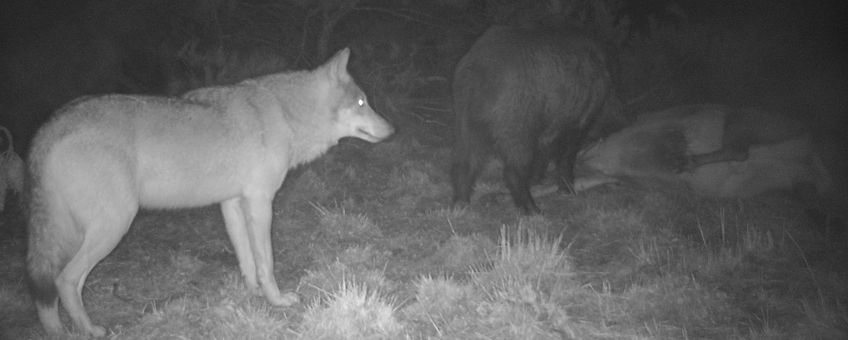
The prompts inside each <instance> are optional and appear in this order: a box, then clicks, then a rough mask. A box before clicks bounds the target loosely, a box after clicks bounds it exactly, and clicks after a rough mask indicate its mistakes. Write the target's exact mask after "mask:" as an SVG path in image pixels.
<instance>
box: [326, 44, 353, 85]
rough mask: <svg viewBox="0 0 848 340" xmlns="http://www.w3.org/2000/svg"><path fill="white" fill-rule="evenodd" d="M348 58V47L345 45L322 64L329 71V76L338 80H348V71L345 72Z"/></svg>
mask: <svg viewBox="0 0 848 340" xmlns="http://www.w3.org/2000/svg"><path fill="white" fill-rule="evenodd" d="M348 58H350V48H349V47H345V48H344V49H342V50H341V51H338V52H336V54H335V55H333V57H332V58H330V61H328V62H327V63H326V64H325V65H324V66H325V67H327V69H328V71H329V72H330V76H331V77H333V78H336V79H338V80H339V81H340V82H349V81H350V73H347V60H348Z"/></svg>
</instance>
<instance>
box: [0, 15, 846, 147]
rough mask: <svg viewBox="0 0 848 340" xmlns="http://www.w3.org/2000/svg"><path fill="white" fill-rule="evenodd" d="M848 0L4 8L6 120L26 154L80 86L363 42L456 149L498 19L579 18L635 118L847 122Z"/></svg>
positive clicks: (218, 72) (426, 128) (232, 74)
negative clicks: (458, 104)
mask: <svg viewBox="0 0 848 340" xmlns="http://www.w3.org/2000/svg"><path fill="white" fill-rule="evenodd" d="M846 7H848V6H846V2H844V1H812V2H810V1H801V0H777V1H772V0H748V1H732V0H718V1H694V0H679V1H674V0H643V1H639V0H603V1H585V0H582V1H581V0H550V1H536V0H525V1H501V0H485V1H483V0H477V1H474V0H440V1H435V0H434V1H390V0H383V1H367V0H361V1H351V0H333V1H329V0H328V1H306V0H289V1H283V0H276V1H269V0H209V1H204V0H194V1H190V0H189V1H167V0H116V1H83V0H76V1H23V0H15V1H4V2H2V4H0V23H2V26H0V29H2V35H0V46H2V48H0V51H2V55H0V125H3V126H7V127H9V128H10V130H12V132H13V134H14V137H15V140H16V149H18V152H19V153H21V154H26V146H27V144H28V142H29V139H30V138H31V136H32V134H33V133H34V131H35V130H36V129H37V127H38V126H40V124H42V123H43V122H44V121H45V120H46V119H47V118H48V117H49V115H50V114H51V112H52V111H53V110H55V109H56V108H58V107H59V106H61V105H62V104H63V103H65V102H67V101H69V100H71V99H73V98H76V97H78V96H81V95H87V94H97V93H113V92H120V93H152V94H166V95H176V94H179V93H181V92H184V91H186V90H189V89H192V88H196V87H200V86H208V85H212V84H226V83H232V82H235V81H238V80H240V79H243V78H246V77H250V76H255V75H259V74H263V73H268V72H273V71H280V70H286V69H298V68H308V67H314V66H315V65H317V64H319V63H320V62H322V61H323V60H325V59H326V58H327V57H328V56H329V55H331V54H332V53H333V52H335V51H336V50H337V49H339V48H342V47H344V46H350V47H351V48H352V49H353V57H352V58H353V59H352V61H351V65H350V68H351V71H352V72H353V73H354V75H355V76H356V78H357V81H358V82H359V83H360V85H361V86H362V87H363V88H365V89H366V91H367V92H368V93H369V95H370V97H371V101H372V103H374V104H375V106H376V108H377V110H378V111H379V112H381V113H382V114H384V115H386V116H387V117H388V118H389V119H391V120H392V121H393V122H394V123H395V124H396V125H399V127H400V128H401V130H402V131H405V132H407V133H411V134H414V135H419V136H421V137H422V138H425V139H427V140H429V141H430V142H432V143H444V144H449V143H450V140H449V137H448V136H449V134H444V133H443V132H444V131H445V130H446V129H445V128H444V127H445V126H449V124H450V121H451V119H452V112H451V110H450V105H449V103H450V101H449V93H450V92H449V88H450V80H451V74H452V70H453V67H454V65H455V63H456V62H457V60H458V59H459V58H460V57H461V56H462V55H463V54H464V53H465V52H466V51H467V49H468V48H469V46H470V44H471V43H472V42H473V41H474V39H475V37H476V36H477V35H479V34H480V33H481V32H482V31H483V30H484V29H485V28H486V27H488V26H489V25H491V24H495V23H498V24H510V25H518V26H523V27H534V26H548V25H562V24H566V25H572V26H578V27H580V28H582V29H583V30H585V31H587V32H588V33H590V34H592V35H593V36H595V37H596V38H598V39H599V40H602V41H603V42H605V43H606V44H607V45H608V46H609V48H610V51H611V54H614V55H615V56H616V57H617V58H618V60H619V64H620V72H619V88H620V90H619V92H620V93H621V95H622V97H623V100H624V102H625V103H626V104H627V105H626V109H627V110H626V112H627V114H629V115H631V116H632V115H633V114H636V113H639V112H644V111H647V110H653V109H660V108H664V107H668V106H671V105H676V104H682V103H697V102H716V103H725V104H732V105H740V106H758V107H763V108H767V109H770V110H774V111H776V112H777V111H779V112H782V113H785V114H789V115H794V116H796V117H801V118H803V120H804V121H805V122H809V123H810V124H811V125H812V126H814V127H815V128H820V129H831V130H833V129H837V130H841V129H843V128H844V127H846V126H848V123H846V112H848V67H846V66H848V65H846V60H848V58H846V53H845V49H844V47H845V45H846V36H848V30H846V25H845V24H843V23H844V22H845V19H848V16H846V13H848V11H846Z"/></svg>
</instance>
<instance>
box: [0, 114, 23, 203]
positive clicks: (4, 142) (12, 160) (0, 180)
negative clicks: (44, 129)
mask: <svg viewBox="0 0 848 340" xmlns="http://www.w3.org/2000/svg"><path fill="white" fill-rule="evenodd" d="M23 186H24V161H23V160H22V159H21V157H20V156H18V154H17V153H15V146H14V143H13V141H12V134H11V133H10V132H9V130H8V129H6V128H5V127H3V126H0V212H3V210H4V209H5V207H6V193H7V192H9V191H11V192H12V193H14V194H17V195H20V194H21V193H22V191H23Z"/></svg>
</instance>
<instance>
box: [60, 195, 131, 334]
mask: <svg viewBox="0 0 848 340" xmlns="http://www.w3.org/2000/svg"><path fill="white" fill-rule="evenodd" d="M101 213H102V212H101ZM133 216H134V214H132V215H129V216H125V217H123V218H103V217H101V218H100V219H99V220H98V221H97V222H96V223H95V224H89V226H90V228H89V229H88V230H87V231H86V234H85V239H84V240H83V242H82V246H81V247H80V249H79V251H77V253H76V255H74V257H73V258H72V259H71V261H70V262H68V264H67V265H66V266H65V268H64V269H63V270H62V272H61V273H60V274H59V277H57V278H56V287H57V289H58V291H59V297H60V298H61V299H62V304H63V305H64V306H65V310H67V311H68V315H70V316H71V319H73V321H74V324H75V325H76V327H77V329H78V330H79V331H80V332H82V333H85V334H90V335H93V336H95V337H101V336H104V335H106V329H105V328H103V327H101V326H97V325H94V324H92V323H91V319H90V318H89V317H88V314H87V313H86V311H85V307H84V306H83V302H82V288H83V286H84V284H85V279H86V277H88V274H89V273H90V272H91V269H92V268H94V266H95V265H96V264H97V263H98V262H100V260H102V259H103V258H104V257H106V255H109V253H110V252H112V250H113V249H114V248H115V246H116V245H118V242H119V241H120V240H121V237H123V236H124V234H125V233H126V231H127V229H129V226H130V222H132V218H133Z"/></svg>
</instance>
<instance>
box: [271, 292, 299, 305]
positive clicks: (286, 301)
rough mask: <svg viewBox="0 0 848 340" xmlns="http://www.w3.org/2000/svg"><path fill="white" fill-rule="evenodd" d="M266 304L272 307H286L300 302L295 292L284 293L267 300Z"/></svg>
mask: <svg viewBox="0 0 848 340" xmlns="http://www.w3.org/2000/svg"><path fill="white" fill-rule="evenodd" d="M268 302H270V303H271V304H272V305H274V306H280V307H288V306H291V305H294V304H296V303H298V302H300V298H299V297H298V296H297V294H296V293H295V292H286V293H282V294H280V295H279V296H277V297H275V298H268Z"/></svg>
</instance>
